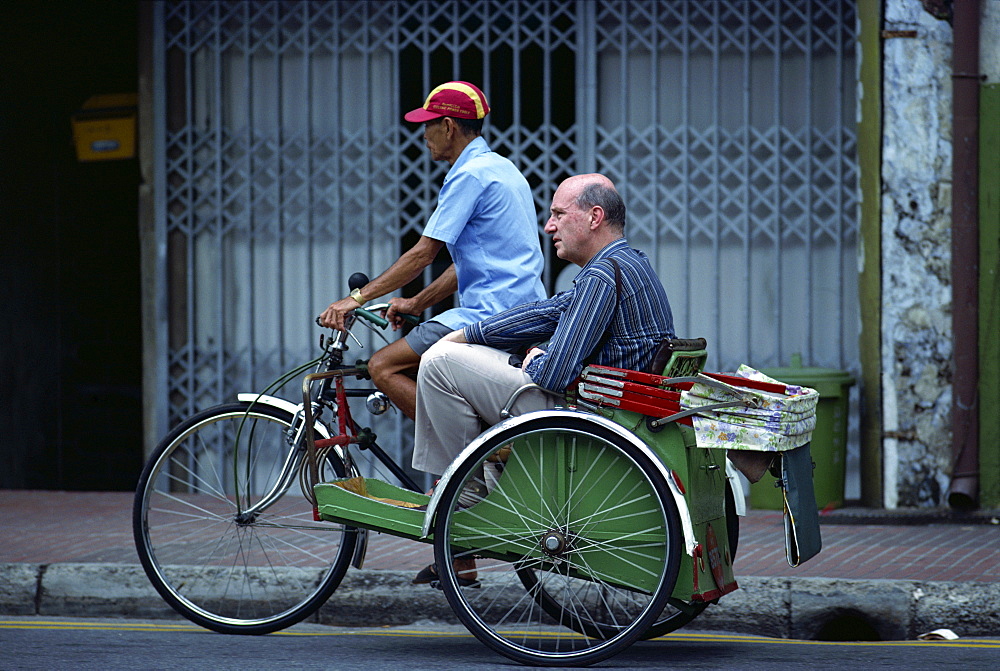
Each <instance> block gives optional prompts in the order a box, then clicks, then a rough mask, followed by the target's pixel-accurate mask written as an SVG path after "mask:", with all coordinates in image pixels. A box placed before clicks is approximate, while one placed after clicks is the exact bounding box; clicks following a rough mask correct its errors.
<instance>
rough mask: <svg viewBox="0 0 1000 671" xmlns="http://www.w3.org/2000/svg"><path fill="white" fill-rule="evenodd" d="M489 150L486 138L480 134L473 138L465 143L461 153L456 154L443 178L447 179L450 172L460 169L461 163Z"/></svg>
mask: <svg viewBox="0 0 1000 671" xmlns="http://www.w3.org/2000/svg"><path fill="white" fill-rule="evenodd" d="M489 151H490V147H489V145H488V144H486V140H484V139H483V136H482V135H480V136H479V137H477V138H476V139H475V140H473V141H472V142H470V143H469V144H467V145H465V149H463V150H462V153H461V154H459V155H458V160H457V161H455V165H453V166H451V168H450V169H449V170H448V174H447V175H445V177H444V178H445V180H446V181H447V179H448V178H449V177H451V174H452V173H453V172H458V170H460V169H461V168H462V166H463V165H465V164H466V163H468V162H469V161H471V160H472V159H474V158H475V157H477V156H479V155H480V154H485V153H487V152H489Z"/></svg>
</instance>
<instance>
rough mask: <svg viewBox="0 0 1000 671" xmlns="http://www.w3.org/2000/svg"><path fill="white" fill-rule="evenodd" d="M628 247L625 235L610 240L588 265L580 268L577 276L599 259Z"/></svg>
mask: <svg viewBox="0 0 1000 671" xmlns="http://www.w3.org/2000/svg"><path fill="white" fill-rule="evenodd" d="M627 247H628V242H627V241H626V240H625V238H624V237H622V238H618V239H617V240H614V241H613V242H609V243H608V244H607V245H606V246H605V247H604V248H603V249H602V250H601V251H599V252H597V253H596V254H594V257H593V258H592V259H590V261H587V265H585V266H584V267H583V268H581V269H580V272H579V273H578V274H577V276H579V275H582V274H583V272H584V271H585V270H587V269H588V268H590V267H591V266H593V265H594V264H595V263H597V262H598V261H601V260H602V259H606V258H608V257H609V256H611V255H612V254H613V253H614V252H616V251H618V250H619V249H625V248H627ZM574 281H575V280H574Z"/></svg>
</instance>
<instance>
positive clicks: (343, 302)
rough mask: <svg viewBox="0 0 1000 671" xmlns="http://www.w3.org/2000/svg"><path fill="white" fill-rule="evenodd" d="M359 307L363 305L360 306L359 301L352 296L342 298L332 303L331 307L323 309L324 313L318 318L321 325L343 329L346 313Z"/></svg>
mask: <svg viewBox="0 0 1000 671" xmlns="http://www.w3.org/2000/svg"><path fill="white" fill-rule="evenodd" d="M357 307H361V306H359V305H358V302H357V301H356V300H354V299H353V298H351V297H350V296H348V297H346V298H341V299H340V300H339V301H337V302H336V303H331V304H330V307H328V308H327V309H326V310H323V314H321V315H320V316H319V319H318V321H319V324H320V326H325V327H326V328H330V329H337V330H338V331H343V330H344V315H346V314H347V313H348V312H350V311H351V310H353V309H354V308H357Z"/></svg>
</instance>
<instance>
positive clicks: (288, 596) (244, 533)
mask: <svg viewBox="0 0 1000 671" xmlns="http://www.w3.org/2000/svg"><path fill="white" fill-rule="evenodd" d="M291 425H292V416H291V414H290V413H288V412H286V411H284V410H281V409H278V408H274V407H270V406H266V405H262V404H258V405H254V406H253V407H252V408H251V406H250V404H249V403H233V404H227V405H220V406H216V407H214V408H210V409H208V410H205V411H203V412H201V413H198V414H197V415H194V416H193V417H191V418H189V419H187V420H185V421H184V422H182V423H181V424H180V425H178V426H177V427H176V428H175V429H173V430H172V431H171V432H170V433H169V434H168V435H167V436H166V438H164V439H163V441H162V442H161V443H160V445H159V446H158V447H157V449H156V451H155V452H154V453H153V455H152V457H151V458H150V460H149V462H148V463H147V464H146V467H145V469H144V470H143V473H142V476H141V477H140V478H139V484H138V487H137V489H136V495H135V504H134V507H133V512H132V530H133V534H134V536H135V545H136V550H137V551H138V554H139V559H140V561H141V562H142V566H143V569H145V571H146V575H147V576H148V577H149V580H150V582H152V583H153V586H154V587H155V588H156V590H157V591H158V592H159V593H160V596H162V597H163V598H164V599H165V600H166V601H167V603H169V604H170V605H171V606H172V607H173V608H174V609H175V610H176V611H177V612H179V613H180V614H181V615H183V616H184V617H186V618H188V619H189V620H191V621H192V622H195V623H197V624H199V625H201V626H203V627H206V628H208V629H212V630H214V631H218V632H221V633H224V634H266V633H270V632H273V631H277V630H279V629H283V628H285V627H288V626H290V625H292V624H295V623H296V622H299V621H301V620H303V619H304V618H306V617H308V616H309V615H311V614H312V613H313V612H315V611H316V610H317V609H318V608H319V607H320V606H321V605H323V603H324V602H325V601H326V600H327V599H328V598H329V597H330V595H331V594H332V593H333V591H334V590H335V589H336V588H337V585H339V584H340V581H341V579H342V578H343V577H344V574H345V573H346V572H347V569H348V566H349V565H350V560H351V557H352V554H353V552H354V546H355V544H356V542H357V535H356V531H355V530H354V529H352V528H350V527H345V526H343V525H338V524H333V523H328V522H316V521H314V520H313V506H312V503H310V501H309V500H308V499H306V498H305V496H303V493H302V490H301V486H300V483H299V480H298V478H299V471H300V469H301V468H305V466H304V465H303V463H302V458H301V456H300V455H298V454H294V453H292V451H291V447H290V444H289V443H290V431H289V429H290V427H291ZM289 459H291V461H289ZM286 462H287V463H288V466H287V467H285V465H286ZM282 474H284V475H282ZM279 476H280V477H279ZM320 476H321V477H322V478H323V479H330V478H335V477H344V476H345V469H344V465H343V463H341V461H340V460H339V458H337V457H336V455H334V454H332V453H328V454H327V455H326V457H325V458H324V460H323V462H322V464H321V473H320ZM272 497H273V500H270V502H268V501H269V499H271V498H272Z"/></svg>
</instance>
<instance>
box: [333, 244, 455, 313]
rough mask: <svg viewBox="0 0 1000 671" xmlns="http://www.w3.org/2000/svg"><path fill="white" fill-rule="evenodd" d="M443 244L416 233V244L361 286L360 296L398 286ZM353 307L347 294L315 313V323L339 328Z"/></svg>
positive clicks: (367, 297)
mask: <svg viewBox="0 0 1000 671" xmlns="http://www.w3.org/2000/svg"><path fill="white" fill-rule="evenodd" d="M443 246H444V242H442V241H441V240H435V239H434V238H428V237H427V236H424V235H422V236H420V239H419V240H418V241H417V244H415V245H413V247H411V248H410V249H408V250H406V252H404V253H403V255H402V256H400V257H399V258H398V259H397V260H396V262H395V263H393V264H392V265H391V266H389V269H388V270H386V271H385V272H384V273H382V274H381V275H379V276H378V277H376V278H375V279H374V280H372V281H371V282H369V283H368V284H366V285H365V286H363V287H361V295H362V296H363V297H364V299H365V301H370V300H372V299H374V298H378V297H379V296H384V295H386V294H387V293H389V292H391V291H395V290H396V289H399V288H400V287H401V286H403V285H405V284H406V283H407V282H410V281H412V280H413V279H414V278H416V277H417V275H419V274H420V273H421V272H423V270H424V268H426V267H427V266H429V265H430V264H431V263H432V262H433V261H434V258H435V257H436V256H437V254H438V252H439V251H441V248H442V247H443ZM356 307H359V305H358V302H357V301H355V300H354V299H353V298H351V297H350V296H346V297H344V298H341V299H340V300H339V301H336V302H335V303H331V304H330V306H329V307H328V308H327V309H326V310H324V311H323V314H321V315H320V316H319V323H320V324H321V325H322V326H325V327H327V328H333V329H343V328H344V315H345V314H347V313H348V312H350V311H351V310H353V309H354V308H356Z"/></svg>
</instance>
